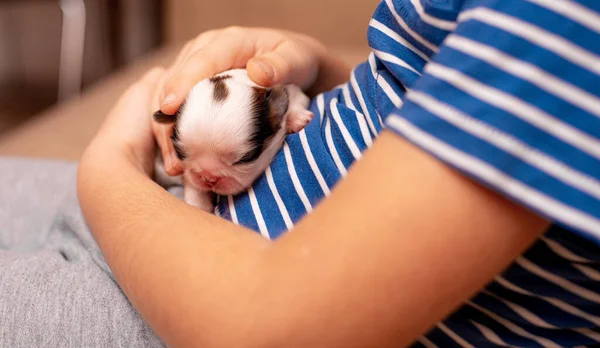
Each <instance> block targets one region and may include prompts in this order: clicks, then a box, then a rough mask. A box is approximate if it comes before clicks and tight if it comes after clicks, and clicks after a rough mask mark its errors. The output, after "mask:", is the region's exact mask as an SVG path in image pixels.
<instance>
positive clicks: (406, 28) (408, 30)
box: [385, 0, 438, 52]
mask: <svg viewBox="0 0 600 348" xmlns="http://www.w3.org/2000/svg"><path fill="white" fill-rule="evenodd" d="M385 4H386V5H387V7H388V8H389V9H390V12H392V15H394V18H396V22H398V24H399V25H400V26H401V27H402V29H404V31H406V33H407V34H408V35H410V36H411V37H412V38H413V39H415V40H417V41H419V42H420V43H421V45H423V46H425V47H427V48H428V49H430V50H431V51H433V52H437V51H438V47H437V46H436V45H434V44H432V43H431V42H429V41H427V40H425V39H424V38H423V37H422V36H421V35H419V34H417V33H416V32H415V31H414V30H412V29H411V28H410V27H409V26H408V24H406V22H405V21H404V19H402V17H400V15H399V14H398V12H396V8H394V4H393V3H392V0H385Z"/></svg>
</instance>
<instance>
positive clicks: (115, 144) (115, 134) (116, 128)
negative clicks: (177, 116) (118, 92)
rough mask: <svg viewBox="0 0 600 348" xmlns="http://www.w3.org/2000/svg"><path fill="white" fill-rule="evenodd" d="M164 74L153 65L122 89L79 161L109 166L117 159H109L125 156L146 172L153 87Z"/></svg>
mask: <svg viewBox="0 0 600 348" xmlns="http://www.w3.org/2000/svg"><path fill="white" fill-rule="evenodd" d="M164 75H165V70H164V69H163V68H154V69H152V70H150V71H149V72H148V73H146V75H144V77H142V78H140V79H139V80H138V81H137V82H135V83H134V84H132V85H131V86H130V87H129V88H128V89H127V91H126V92H125V93H123V95H122V96H121V98H120V99H119V101H118V102H117V103H116V105H115V106H114V107H113V109H112V110H111V111H110V113H109V114H108V116H107V117H106V119H105V120H104V122H103V124H102V126H101V127H100V129H99V131H98V132H97V133H96V135H95V136H94V139H93V140H92V141H91V143H90V145H89V146H88V147H87V149H86V151H85V153H84V155H83V157H82V162H86V163H93V164H94V165H104V166H107V167H113V166H114V165H113V163H118V161H116V162H115V161H113V159H118V158H125V159H126V160H127V161H129V162H131V163H132V164H134V165H135V166H136V167H137V168H139V169H140V170H142V171H144V172H145V173H146V174H150V172H151V171H152V169H153V164H154V158H155V148H156V147H155V142H154V139H153V136H152V130H151V119H152V117H151V115H152V110H156V108H158V103H157V102H156V99H157V98H156V95H157V93H158V90H157V87H158V85H159V81H160V80H161V79H162V78H164ZM114 170H117V171H118V168H114Z"/></svg>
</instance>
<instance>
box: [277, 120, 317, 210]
mask: <svg viewBox="0 0 600 348" xmlns="http://www.w3.org/2000/svg"><path fill="white" fill-rule="evenodd" d="M301 132H304V130H302V131H301ZM283 153H284V155H285V161H286V162H287V168H288V172H289V173H290V179H292V183H293V184H294V188H295V189H296V192H297V193H298V197H300V200H301V201H302V204H304V209H306V212H307V213H310V212H311V211H312V204H310V201H309V200H308V197H307V196H306V192H304V187H303V186H302V183H300V178H298V173H296V166H295V165H294V161H293V160H292V153H291V152H290V147H289V146H288V144H287V142H284V143H283Z"/></svg>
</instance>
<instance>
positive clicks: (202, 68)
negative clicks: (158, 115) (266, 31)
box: [160, 27, 254, 115]
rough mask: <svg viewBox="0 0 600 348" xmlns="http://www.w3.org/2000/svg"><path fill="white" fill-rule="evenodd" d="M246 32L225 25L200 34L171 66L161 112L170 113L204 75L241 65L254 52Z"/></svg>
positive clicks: (172, 112)
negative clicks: (215, 30)
mask: <svg viewBox="0 0 600 348" xmlns="http://www.w3.org/2000/svg"><path fill="white" fill-rule="evenodd" d="M246 35H247V32H246V31H245V30H244V29H240V28H236V27H233V28H228V29H224V30H221V31H218V32H211V33H209V34H208V35H204V36H201V37H199V38H198V39H197V41H196V42H194V43H193V44H192V45H191V46H190V47H189V48H188V51H187V54H185V55H183V56H182V57H181V59H180V60H179V62H176V65H175V67H174V69H173V72H172V74H171V76H170V78H169V81H167V83H166V84H165V87H164V92H163V94H164V95H165V97H164V99H163V100H162V102H161V106H160V109H161V111H162V112H164V113H166V114H169V115H172V114H174V113H175V112H176V111H177V109H178V108H179V106H180V105H181V103H182V102H183V101H184V100H185V97H186V95H187V94H188V92H189V91H190V90H191V88H192V87H193V86H194V85H195V84H196V83H198V81H201V80H203V79H206V78H209V77H212V76H213V75H215V74H218V73H220V72H223V71H225V70H229V69H233V68H243V67H244V66H245V65H246V62H247V61H248V59H250V58H251V57H252V55H253V54H254V44H253V42H252V41H251V40H246Z"/></svg>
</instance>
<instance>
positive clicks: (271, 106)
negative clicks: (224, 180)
mask: <svg viewBox="0 0 600 348" xmlns="http://www.w3.org/2000/svg"><path fill="white" fill-rule="evenodd" d="M252 89H253V93H252V99H251V103H250V112H251V114H250V115H251V116H252V117H253V118H254V121H255V122H254V124H253V126H254V130H253V133H252V136H251V137H250V145H251V150H250V151H248V152H247V153H246V154H245V155H244V156H243V157H242V159H240V160H239V161H238V162H237V163H235V164H244V163H250V162H253V161H255V160H256V159H258V157H259V156H260V154H261V153H262V150H263V149H264V147H265V144H266V143H267V142H268V141H269V139H270V138H271V137H272V136H273V135H274V134H275V133H277V132H278V131H279V130H280V129H281V126H282V122H283V116H284V115H285V113H286V112H287V109H288V106H289V97H288V93H287V90H286V89H285V87H284V86H276V87H273V88H261V87H253V88H252Z"/></svg>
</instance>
